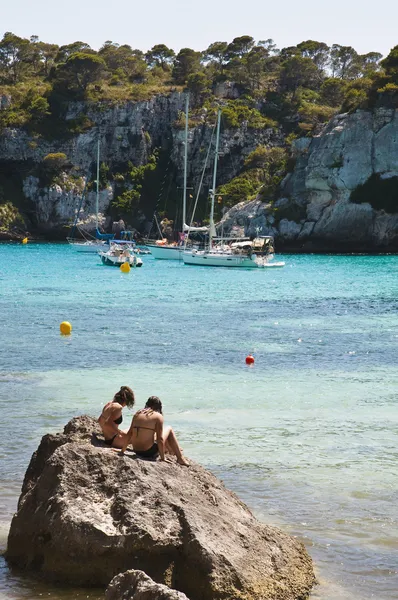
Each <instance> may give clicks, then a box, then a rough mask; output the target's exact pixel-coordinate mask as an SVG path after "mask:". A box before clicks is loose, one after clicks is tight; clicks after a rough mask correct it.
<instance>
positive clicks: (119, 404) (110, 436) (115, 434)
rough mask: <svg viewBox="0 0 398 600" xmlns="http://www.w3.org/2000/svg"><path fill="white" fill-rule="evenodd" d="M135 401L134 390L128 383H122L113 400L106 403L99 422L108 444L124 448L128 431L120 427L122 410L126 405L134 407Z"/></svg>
mask: <svg viewBox="0 0 398 600" xmlns="http://www.w3.org/2000/svg"><path fill="white" fill-rule="evenodd" d="M134 402H135V398H134V392H133V390H132V389H131V388H129V387H127V385H122V387H121V388H120V390H119V391H118V392H116V394H115V395H114V397H113V400H111V401H110V402H108V403H107V404H105V406H104V408H103V409H102V413H101V416H100V417H99V419H98V423H99V424H100V426H101V429H102V433H103V434H104V438H105V444H107V446H112V447H113V448H123V446H124V443H125V440H126V437H127V433H126V432H125V431H122V430H121V429H119V425H121V423H122V421H123V416H122V410H123V408H124V407H125V406H128V407H129V408H133V406H134Z"/></svg>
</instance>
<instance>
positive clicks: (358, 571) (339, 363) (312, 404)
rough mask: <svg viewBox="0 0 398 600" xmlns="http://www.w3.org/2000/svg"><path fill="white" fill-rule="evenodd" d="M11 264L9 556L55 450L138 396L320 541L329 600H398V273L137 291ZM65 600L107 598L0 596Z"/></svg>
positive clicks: (164, 278)
mask: <svg viewBox="0 0 398 600" xmlns="http://www.w3.org/2000/svg"><path fill="white" fill-rule="evenodd" d="M0 258H2V259H3V260H1V261H0V269H1V270H0V286H1V287H0V300H1V306H0V336H1V338H0V339H1V344H0V365H1V367H2V370H1V372H0V402H1V407H2V415H3V419H2V423H1V436H0V457H1V463H2V466H3V468H2V473H1V493H0V522H1V523H3V529H2V531H3V534H2V535H3V540H4V538H5V532H6V529H7V527H8V525H9V521H10V515H11V513H12V511H13V510H15V506H16V501H17V497H18V493H19V488H20V483H21V481H22V478H23V475H24V472H25V470H26V467H27V464H28V461H29V458H30V455H31V453H32V452H33V451H34V449H35V448H36V447H37V444H38V442H39V440H40V437H41V436H42V435H43V434H44V433H46V432H48V431H57V430H59V429H60V428H62V426H63V425H64V424H65V423H66V422H67V420H69V419H70V418H71V417H72V416H74V415H76V414H81V413H84V412H87V413H89V414H93V415H96V414H98V413H99V411H100V409H101V407H102V405H103V404H104V403H105V402H106V401H107V400H108V399H109V398H110V397H112V395H113V393H114V392H115V391H116V390H117V389H118V387H119V386H120V385H121V384H127V385H131V386H132V387H133V388H134V390H135V391H136V393H137V398H138V404H139V405H142V404H143V403H144V401H145V399H146V398H147V397H148V396H149V395H152V394H157V395H159V396H160V397H161V398H162V400H163V402H164V405H165V413H166V419H167V421H169V422H170V423H171V424H173V426H174V428H175V429H176V431H177V433H178V435H179V438H180V440H181V444H182V446H183V448H184V451H185V452H186V454H187V455H188V456H190V457H192V458H193V459H195V460H198V461H199V462H201V463H203V464H204V465H206V466H207V467H209V468H210V469H212V470H213V472H214V473H215V474H216V475H218V476H219V477H221V478H222V479H223V480H224V482H225V483H226V485H227V486H228V487H230V488H231V489H233V490H234V491H236V492H237V493H238V494H239V496H240V497H241V498H242V499H243V500H244V501H245V502H247V504H249V506H251V507H252V508H253V510H254V511H255V512H256V514H257V515H258V516H259V517H260V518H261V519H263V520H264V521H266V522H268V523H273V524H278V525H280V526H281V527H283V528H284V529H286V530H287V531H289V532H290V533H291V534H293V535H297V536H299V537H300V538H301V539H303V541H304V542H305V543H306V544H307V547H308V549H309V552H310V553H311V555H312V557H313V559H314V561H315V564H316V568H317V574H318V578H319V580H320V583H321V585H320V586H319V587H318V588H317V589H316V590H315V591H314V595H313V596H314V598H316V599H321V600H326V599H327V600H334V599H336V600H337V599H339V600H340V599H346V600H359V599H360V600H368V599H370V598H378V599H383V600H389V599H392V598H396V590H397V589H398V574H397V560H396V555H397V550H398V541H397V540H398V524H397V521H398V514H397V509H396V506H397V500H398V494H397V485H396V481H397V468H396V464H397V458H398V451H397V434H398V411H397V400H396V386H397V381H398V367H397V364H396V358H395V356H396V342H397V339H398V337H397V336H398V326H397V324H396V317H395V314H396V308H397V304H398V302H397V300H396V298H397V297H398V296H397V283H396V281H397V280H396V276H397V272H398V271H397V269H398V258H397V257H392V256H387V257H348V256H338V257H337V256H336V257H330V256H288V257H285V259H284V260H286V261H287V267H286V268H285V269H282V270H279V271H278V272H272V273H271V272H264V271H261V270H259V271H258V272H257V271H255V272H253V271H241V270H238V271H233V270H228V269H225V270H223V269H206V268H195V267H186V266H183V265H181V264H179V263H174V262H173V263H167V262H161V261H159V262H156V261H154V260H153V259H151V258H150V257H148V258H147V257H144V267H143V268H142V269H141V270H136V271H133V272H131V273H130V275H122V274H120V273H119V271H118V270H117V269H112V268H107V267H102V266H101V265H99V264H98V260H97V259H96V257H94V256H91V257H90V256H83V255H78V254H74V253H73V250H72V249H71V248H68V247H65V246H55V245H47V246H30V247H28V248H22V247H17V246H1V247H0ZM64 319H66V320H69V321H71V322H72V324H73V334H72V336H71V337H70V338H64V337H61V336H59V333H58V325H59V323H60V322H61V321H62V320H64ZM249 351H254V352H255V354H256V364H255V366H254V368H248V367H246V365H245V364H244V357H245V355H246V354H247V353H248V352H249ZM10 400H11V405H10ZM127 414H128V413H127ZM126 416H127V415H126ZM127 420H128V419H127ZM21 440H22V443H21ZM49 593H50V594H51V596H52V597H53V598H69V599H71V598H78V597H79V598H80V597H86V595H88V596H89V597H90V598H92V599H94V598H96V597H100V596H98V593H97V592H95V591H94V592H90V593H87V594H86V591H84V592H82V591H79V590H77V591H73V592H71V591H70V590H65V589H56V590H55V589H54V588H52V587H48V586H47V587H46V586H44V587H43V586H42V585H41V586H38V584H36V583H34V582H32V581H31V580H29V579H26V578H23V577H21V576H17V575H11V574H10V573H9V572H8V571H7V569H6V566H5V565H3V566H2V567H1V571H0V597H1V594H4V595H5V596H6V597H8V598H15V599H17V598H30V599H33V598H36V597H37V598H39V595H40V594H43V595H47V594H49ZM80 593H82V594H83V595H82V596H79V594H80ZM85 594H86V595H85ZM40 597H41V596H40Z"/></svg>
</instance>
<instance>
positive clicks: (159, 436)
mask: <svg viewBox="0 0 398 600" xmlns="http://www.w3.org/2000/svg"><path fill="white" fill-rule="evenodd" d="M155 427H156V429H155V432H156V441H157V443H158V448H159V454H160V460H165V457H164V439H163V417H162V415H159V417H158V419H157V420H156V426H155Z"/></svg>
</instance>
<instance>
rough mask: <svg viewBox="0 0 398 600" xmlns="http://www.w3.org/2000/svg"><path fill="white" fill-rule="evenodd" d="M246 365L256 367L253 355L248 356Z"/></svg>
mask: <svg viewBox="0 0 398 600" xmlns="http://www.w3.org/2000/svg"><path fill="white" fill-rule="evenodd" d="M246 364H247V365H254V356H253V355H252V354H248V355H247V356H246Z"/></svg>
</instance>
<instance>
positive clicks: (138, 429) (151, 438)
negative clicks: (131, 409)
mask: <svg viewBox="0 0 398 600" xmlns="http://www.w3.org/2000/svg"><path fill="white" fill-rule="evenodd" d="M160 421H162V417H161V415H160V414H159V413H157V412H155V411H153V410H152V409H151V408H143V409H142V410H139V411H138V412H136V413H135V415H134V417H133V421H132V423H131V426H130V430H129V433H130V434H131V438H130V439H131V443H132V445H133V448H134V449H135V450H147V449H148V448H150V447H151V446H152V445H153V444H154V443H155V433H156V428H157V426H158V427H159V422H160Z"/></svg>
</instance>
